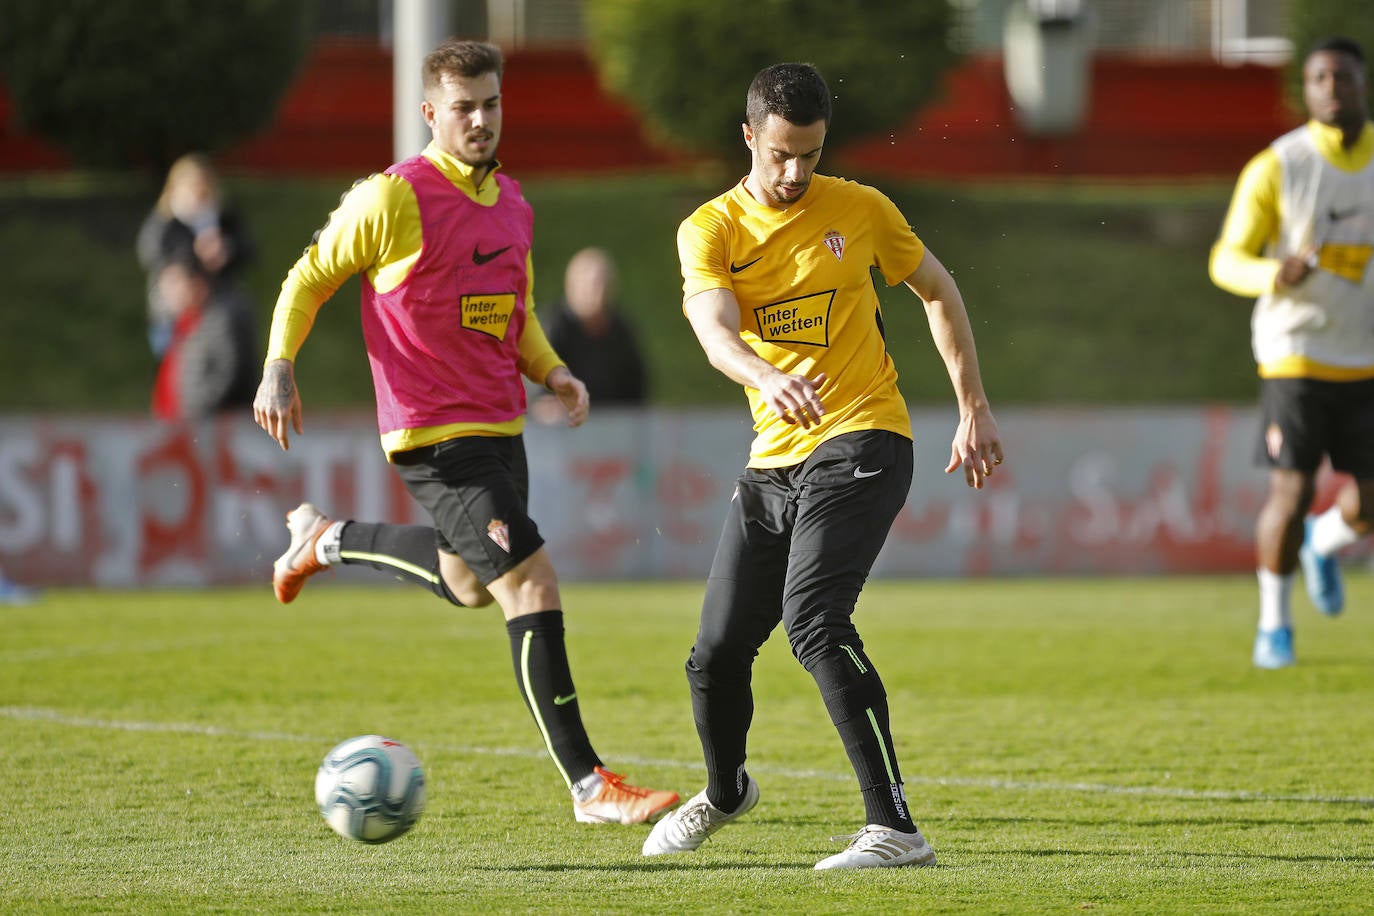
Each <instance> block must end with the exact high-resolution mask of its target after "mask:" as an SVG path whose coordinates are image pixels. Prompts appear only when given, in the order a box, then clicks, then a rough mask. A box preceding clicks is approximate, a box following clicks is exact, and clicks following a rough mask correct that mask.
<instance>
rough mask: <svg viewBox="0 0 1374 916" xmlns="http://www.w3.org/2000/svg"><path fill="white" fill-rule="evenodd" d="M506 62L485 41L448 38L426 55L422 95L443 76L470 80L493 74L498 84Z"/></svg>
mask: <svg viewBox="0 0 1374 916" xmlns="http://www.w3.org/2000/svg"><path fill="white" fill-rule="evenodd" d="M504 67H505V60H504V59H503V58H502V57H501V49H500V48H498V47H496V45H494V44H490V43H488V42H485V41H462V40H460V39H457V38H450V39H449V40H448V41H445V42H444V43H443V44H441V45H439V47H437V48H435V49H434V50H433V51H430V52H429V53H428V54H426V55H425V63H424V68H423V70H422V73H423V74H424V84H425V91H426V92H428V91H429V90H431V89H435V88H437V87H438V86H439V83H440V82H441V81H442V80H443V78H444V77H445V76H461V77H465V78H467V79H471V78H472V77H474V76H482V75H483V74H486V73H495V74H496V80H497V82H500V80H501V72H502V70H503V69H504Z"/></svg>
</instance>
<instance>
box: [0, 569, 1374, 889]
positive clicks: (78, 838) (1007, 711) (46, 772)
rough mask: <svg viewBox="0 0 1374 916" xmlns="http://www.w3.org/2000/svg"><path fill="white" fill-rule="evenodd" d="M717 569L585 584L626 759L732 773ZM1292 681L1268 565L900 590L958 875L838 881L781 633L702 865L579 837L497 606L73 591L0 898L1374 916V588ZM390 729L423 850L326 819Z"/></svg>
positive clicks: (811, 716)
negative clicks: (355, 837) (355, 755)
mask: <svg viewBox="0 0 1374 916" xmlns="http://www.w3.org/2000/svg"><path fill="white" fill-rule="evenodd" d="M700 590H701V588H700V584H699V583H667V584H633V585H631V584H625V585H591V584H580V585H572V586H567V587H566V588H565V594H564V598H565V603H566V605H567V607H568V608H569V625H570V633H569V651H570V654H571V656H572V661H573V667H574V673H575V675H576V677H577V682H578V688H579V694H580V696H581V702H582V708H583V713H584V716H585V717H586V719H587V722H588V726H589V730H590V732H591V735H592V738H593V740H594V742H595V743H596V745H597V747H598V749H599V751H600V753H601V754H602V756H603V757H604V758H605V759H606V761H607V763H608V764H609V765H610V766H611V767H612V768H613V769H617V770H620V771H625V772H628V773H630V775H631V777H632V779H634V780H636V781H640V782H642V783H645V784H651V785H662V786H667V787H672V788H675V789H677V790H678V791H680V792H682V793H683V794H684V795H687V794H690V793H694V792H696V791H697V790H698V789H699V788H700V787H701V784H702V780H703V770H702V766H701V763H700V749H699V747H698V745H697V740H696V735H695V731H694V729H693V726H692V722H691V715H690V709H689V705H688V701H687V693H686V686H685V681H684V678H683V674H682V662H683V660H684V658H685V655H686V652H687V649H688V647H689V646H690V643H691V640H692V636H693V634H694V632H695V620H696V610H697V602H698V600H699V597H700ZM1349 591H1350V604H1351V606H1352V609H1351V612H1350V613H1348V614H1347V616H1346V617H1343V618H1341V619H1338V620H1334V621H1332V620H1325V619H1320V618H1319V617H1318V615H1317V614H1316V613H1315V612H1314V611H1312V610H1311V608H1310V607H1309V606H1308V605H1307V603H1306V599H1305V598H1303V597H1302V596H1301V595H1299V596H1297V597H1296V598H1295V604H1296V605H1297V626H1298V634H1297V646H1298V653H1299V659H1300V664H1299V666H1298V667H1296V668H1292V669H1288V670H1284V671H1277V672H1263V671H1257V670H1255V669H1253V668H1252V667H1251V666H1250V664H1249V649H1250V639H1251V635H1252V628H1253V624H1254V614H1253V606H1254V585H1253V580H1252V579H1250V578H1249V577H1224V578H1188V579H1182V578H1180V579H1141V580H1121V579H1101V580H1020V581H1013V580H998V581H949V582H945V581H930V582H897V581H878V582H874V583H872V584H871V585H870V587H869V588H868V590H867V592H866V593H865V595H864V598H863V601H862V604H861V607H860V611H859V621H860V627H861V630H862V632H863V633H864V634H865V637H866V641H867V643H868V647H869V652H870V655H871V656H872V657H873V659H874V661H875V662H876V663H877V664H878V665H879V667H880V670H881V671H882V674H883V677H884V679H885V681H886V683H887V688H888V691H889V694H890V695H891V698H892V704H893V726H894V732H895V734H896V737H897V742H898V748H899V751H900V753H901V754H902V764H903V769H904V771H905V775H906V779H907V790H908V795H909V796H910V798H911V802H912V807H913V810H914V812H915V813H916V815H917V822H918V823H919V824H920V825H921V827H922V828H923V830H924V831H925V832H926V833H927V835H928V836H929V837H930V839H931V842H932V843H933V845H934V846H935V848H936V850H937V852H938V854H939V856H940V865H939V866H938V867H935V868H929V869H894V870H891V871H881V872H862V873H816V872H814V871H813V870H812V867H811V866H812V865H813V863H815V862H816V861H817V860H818V859H820V858H822V857H824V856H826V855H828V854H830V853H831V852H833V851H836V850H837V849H838V848H839V846H838V845H836V844H833V843H830V842H829V841H828V837H829V836H830V835H832V834H842V833H848V832H852V831H854V830H856V829H857V828H858V827H859V826H861V819H862V808H861V805H860V803H859V799H858V794H857V791H856V790H855V789H854V787H853V782H852V776H851V775H850V772H849V768H848V764H847V762H846V760H845V758H844V754H843V751H842V749H841V748H840V745H839V741H838V738H837V737H836V736H835V734H834V731H833V729H832V728H831V726H830V724H829V721H828V719H827V718H826V716H825V712H824V709H823V707H822V705H821V702H820V699H819V697H818V695H817V694H816V691H815V688H814V686H813V684H812V683H811V681H810V679H809V678H808V677H807V676H806V675H805V673H804V672H802V671H801V669H800V668H799V667H798V666H797V665H796V663H795V662H794V661H793V660H792V658H791V656H790V654H789V653H788V651H787V646H786V642H785V640H784V639H783V638H782V637H781V634H775V636H774V639H773V641H772V642H770V643H769V644H768V645H767V646H766V647H765V651H764V653H763V656H762V658H761V659H760V662H759V665H758V668H757V671H756V676H755V688H756V692H757V699H758V711H757V716H756V720H755V727H754V731H753V735H752V742H751V771H752V772H753V773H754V775H755V776H756V777H757V778H758V780H759V782H760V784H761V786H762V789H763V796H762V800H761V802H760V804H759V807H758V808H757V809H756V810H755V812H754V813H752V814H751V815H750V816H749V817H748V818H747V819H745V820H742V821H741V822H740V823H739V824H738V825H735V826H731V827H729V828H727V829H725V830H723V831H722V832H720V833H719V834H717V835H716V836H715V837H714V838H713V840H712V841H711V842H710V843H708V844H707V846H706V847H704V848H703V849H702V850H701V851H699V852H698V853H695V854H692V855H688V856H682V857H668V858H665V859H644V858H642V857H641V856H640V854H639V847H640V843H641V842H642V840H643V838H644V836H645V834H646V833H647V830H648V828H647V827H614V826H588V825H579V824H576V823H574V821H573V818H572V811H571V807H570V805H569V803H568V799H567V795H566V792H565V791H564V789H563V787H562V785H561V783H560V782H559V780H558V777H557V775H556V771H555V770H554V768H553V766H552V764H551V763H550V762H549V761H548V759H547V758H546V757H545V756H544V755H543V752H542V751H541V749H540V743H539V740H538V736H537V733H536V731H535V729H534V727H533V725H532V724H531V722H530V719H529V716H528V714H527V713H526V711H525V709H524V708H523V706H522V705H521V703H520V700H519V698H518V695H517V693H516V690H515V686H514V683H513V675H512V673H511V661H510V656H509V651H508V649H507V645H506V639H505V634H504V630H503V627H502V626H501V623H500V620H499V615H498V614H497V613H495V612H493V611H462V610H456V609H452V608H450V607H448V606H446V605H443V604H441V603H439V602H437V601H435V600H434V599H432V598H430V597H428V596H426V595H424V594H423V593H421V592H419V591H414V590H408V589H402V588H388V587H379V588H375V589H372V588H356V587H338V586H333V587H331V586H329V585H313V584H312V587H311V588H310V589H308V590H307V591H306V592H305V593H304V595H303V596H302V597H301V599H300V600H299V601H297V602H296V603H295V604H293V605H292V606H290V607H289V608H283V607H281V606H278V605H277V604H276V603H275V602H274V601H273V600H272V598H271V592H270V589H268V588H267V587H266V586H265V585H264V587H262V588H259V589H255V590H251V591H247V590H233V591H205V592H157V593H149V592H138V593H98V592H88V591H70V592H64V591H50V592H48V593H46V594H45V595H44V596H43V597H42V600H41V601H40V602H39V603H37V604H34V605H32V606H28V607H14V608H5V609H3V610H0V618H2V619H0V624H3V630H0V632H3V634H4V636H3V640H2V641H0V736H3V738H2V739H0V765H2V767H0V771H2V772H3V774H4V776H5V778H6V782H7V784H8V785H9V786H10V790H9V792H8V793H7V795H8V798H9V801H8V804H7V808H8V810H7V812H6V816H5V818H4V829H3V830H0V910H3V911H14V912H35V911H36V912H45V911H46V912H82V913H87V912H129V913H158V912H167V913H172V912H175V913H182V912H189V911H216V912H238V911H252V912H269V913H270V912H299V911H310V912H347V913H358V912H367V913H381V912H396V913H425V912H485V913H502V912H531V913H534V912H537V913H574V912H576V913H639V912H645V913H807V914H811V913H894V912H922V913H940V912H967V913H979V914H984V913H1055V912H1063V913H1068V912H1079V911H1090V912H1098V913H1151V914H1155V913H1173V912H1178V913H1184V912H1187V913H1195V912H1209V913H1213V912H1222V913H1227V912H1231V913H1240V912H1247V913H1248V912H1294V913H1338V912H1368V910H1369V907H1370V905H1371V901H1374V829H1371V828H1374V770H1371V766H1370V760H1371V759H1372V758H1374V727H1371V726H1374V711H1371V704H1370V698H1371V697H1374V613H1371V609H1374V579H1371V578H1370V577H1369V576H1368V575H1365V574H1361V573H1355V574H1352V581H1351V582H1350V583H1349ZM369 732H380V733H383V734H389V735H392V736H393V737H397V738H400V739H402V740H404V741H406V742H407V743H409V744H410V745H411V746H412V747H413V748H414V749H415V750H416V751H417V752H418V753H419V755H420V757H421V759H422V760H423V761H424V763H425V766H426V771H427V775H428V781H429V803H428V808H427V810H426V813H425V815H424V818H423V819H422V820H421V821H420V823H419V824H418V825H417V827H416V828H415V830H414V831H412V832H411V833H410V834H408V835H407V836H405V837H403V838H401V839H399V840H397V841H396V842H394V843H390V844H386V845H383V846H375V847H373V846H365V845H362V844H357V843H352V842H349V841H347V840H344V839H342V838H340V837H338V836H336V835H334V834H333V833H332V832H330V830H329V829H328V827H327V826H326V825H325V824H324V822H323V820H321V818H320V817H319V815H318V814H317V813H316V812H315V810H314V803H313V799H312V781H313V778H314V773H315V768H316V767H317V766H318V764H319V761H320V759H321V757H322V756H323V755H324V753H325V752H326V751H327V750H328V749H329V748H330V747H332V746H333V745H334V744H335V743H336V742H338V741H340V740H342V739H343V738H346V737H349V736H352V735H356V734H365V733H369Z"/></svg>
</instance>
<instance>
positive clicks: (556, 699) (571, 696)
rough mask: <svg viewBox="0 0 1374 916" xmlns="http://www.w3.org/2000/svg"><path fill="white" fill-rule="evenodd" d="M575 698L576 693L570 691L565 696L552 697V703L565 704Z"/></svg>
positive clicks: (556, 704)
mask: <svg viewBox="0 0 1374 916" xmlns="http://www.w3.org/2000/svg"><path fill="white" fill-rule="evenodd" d="M575 699H577V694H576V693H570V694H568V695H567V696H565V697H554V698H553V705H555V706H567V705H568V704H569V703H571V702H572V701H573V700H575Z"/></svg>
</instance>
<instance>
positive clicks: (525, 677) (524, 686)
mask: <svg viewBox="0 0 1374 916" xmlns="http://www.w3.org/2000/svg"><path fill="white" fill-rule="evenodd" d="M533 641H534V633H533V631H531V630H526V631H525V637H524V639H523V640H521V643H520V689H521V690H523V691H524V692H525V697H526V699H528V700H529V704H530V711H531V712H533V713H534V722H535V724H536V725H538V726H539V734H541V735H543V736H544V747H546V748H548V750H549V756H550V757H552V758H553V765H554V766H556V767H558V772H559V773H560V774H561V775H562V777H563V781H564V782H565V783H567V784H568V788H569V789H571V788H572V780H571V779H569V778H568V771H567V770H565V769H563V762H562V761H560V760H559V759H558V755H557V754H555V753H554V752H553V742H552V741H551V740H550V739H549V727H548V726H547V725H545V724H544V717H543V716H542V715H541V714H540V713H539V701H538V700H537V699H535V696H534V686H533V685H532V683H531V682H530V643H531V642H533Z"/></svg>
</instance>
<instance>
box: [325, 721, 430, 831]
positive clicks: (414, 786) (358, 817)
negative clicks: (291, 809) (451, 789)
mask: <svg viewBox="0 0 1374 916" xmlns="http://www.w3.org/2000/svg"><path fill="white" fill-rule="evenodd" d="M315 803H316V804H317V805H319V808H320V814H321V815H322V816H323V817H324V819H325V822H326V823H328V824H329V826H330V827H333V828H334V832H336V833H338V834H339V835H340V836H345V837H348V838H349V839H350V840H358V841H359V842H362V843H385V842H387V841H388V840H394V839H396V838H397V837H398V836H400V835H401V834H403V833H405V832H406V831H407V830H409V829H410V828H411V827H414V826H415V822H416V821H418V820H419V819H420V814H421V812H423V811H424V809H425V771H424V769H423V768H422V767H421V766H420V758H418V757H416V756H415V753H414V752H413V751H411V749H410V748H408V747H406V746H405V745H404V744H402V743H401V742H399V741H393V740H391V739H390V738H383V737H382V736H381V735H364V736H362V737H361V738H349V739H348V740H347V741H345V742H343V743H342V744H340V745H339V746H338V747H336V748H334V749H333V750H332V751H330V752H329V753H328V754H326V755H325V757H324V762H323V763H321V764H320V769H319V772H318V773H316V774H315Z"/></svg>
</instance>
